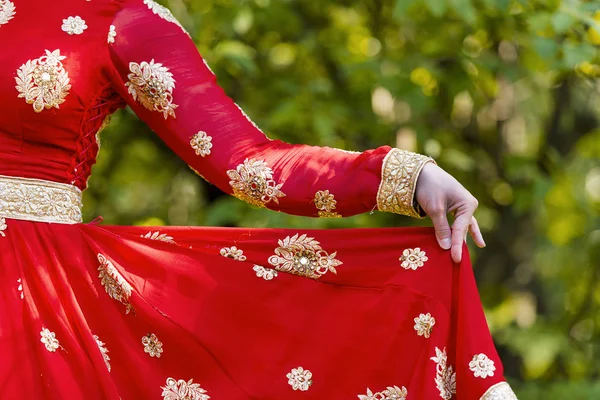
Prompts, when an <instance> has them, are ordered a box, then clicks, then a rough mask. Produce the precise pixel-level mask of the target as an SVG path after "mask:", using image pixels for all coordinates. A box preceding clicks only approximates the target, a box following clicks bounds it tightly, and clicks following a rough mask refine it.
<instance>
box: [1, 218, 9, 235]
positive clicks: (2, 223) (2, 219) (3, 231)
mask: <svg viewBox="0 0 600 400" xmlns="http://www.w3.org/2000/svg"><path fill="white" fill-rule="evenodd" d="M6 228H8V226H7V225H6V219H4V218H2V217H0V236H2V237H6V232H5V231H6Z"/></svg>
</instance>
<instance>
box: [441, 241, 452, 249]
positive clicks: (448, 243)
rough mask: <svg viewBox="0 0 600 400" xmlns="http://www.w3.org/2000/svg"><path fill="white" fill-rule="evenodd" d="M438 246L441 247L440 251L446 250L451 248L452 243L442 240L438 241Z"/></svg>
mask: <svg viewBox="0 0 600 400" xmlns="http://www.w3.org/2000/svg"><path fill="white" fill-rule="evenodd" d="M440 245H441V246H442V249H444V250H448V249H449V248H450V247H452V241H451V240H450V239H442V240H441V241H440Z"/></svg>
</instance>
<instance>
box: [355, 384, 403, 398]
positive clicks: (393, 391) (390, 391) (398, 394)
mask: <svg viewBox="0 0 600 400" xmlns="http://www.w3.org/2000/svg"><path fill="white" fill-rule="evenodd" d="M406 396H408V391H407V390H406V388H405V387H404V386H402V388H399V387H398V386H388V387H387V388H386V389H385V390H384V391H383V392H377V393H373V391H372V390H371V389H369V388H367V394H359V395H358V398H359V399H360V400H406Z"/></svg>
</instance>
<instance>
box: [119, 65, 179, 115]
mask: <svg viewBox="0 0 600 400" xmlns="http://www.w3.org/2000/svg"><path fill="white" fill-rule="evenodd" d="M129 70H130V71H131V73H130V74H128V75H127V79H129V82H127V83H125V86H126V87H127V90H128V91H129V93H130V94H131V96H132V97H133V99H134V100H136V101H139V102H140V104H141V105H142V106H144V107H145V108H147V109H148V110H151V111H158V112H161V113H163V115H164V117H165V119H167V118H168V117H169V116H172V117H173V118H175V109H176V108H177V107H178V106H177V104H173V89H175V79H173V74H172V73H171V72H169V69H168V68H167V67H163V65H162V64H160V63H155V62H154V60H150V62H149V63H147V62H146V61H143V62H142V63H141V64H138V63H136V62H130V63H129Z"/></svg>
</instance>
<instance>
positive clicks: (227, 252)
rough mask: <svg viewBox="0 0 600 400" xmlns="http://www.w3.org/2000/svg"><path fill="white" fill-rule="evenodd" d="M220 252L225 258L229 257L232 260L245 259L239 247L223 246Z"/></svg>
mask: <svg viewBox="0 0 600 400" xmlns="http://www.w3.org/2000/svg"><path fill="white" fill-rule="evenodd" d="M220 253H221V255H222V256H223V257H225V258H231V259H232V260H236V261H246V256H245V255H244V251H243V250H241V249H238V248H237V247H235V246H231V247H223V248H222V249H221V250H220Z"/></svg>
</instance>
